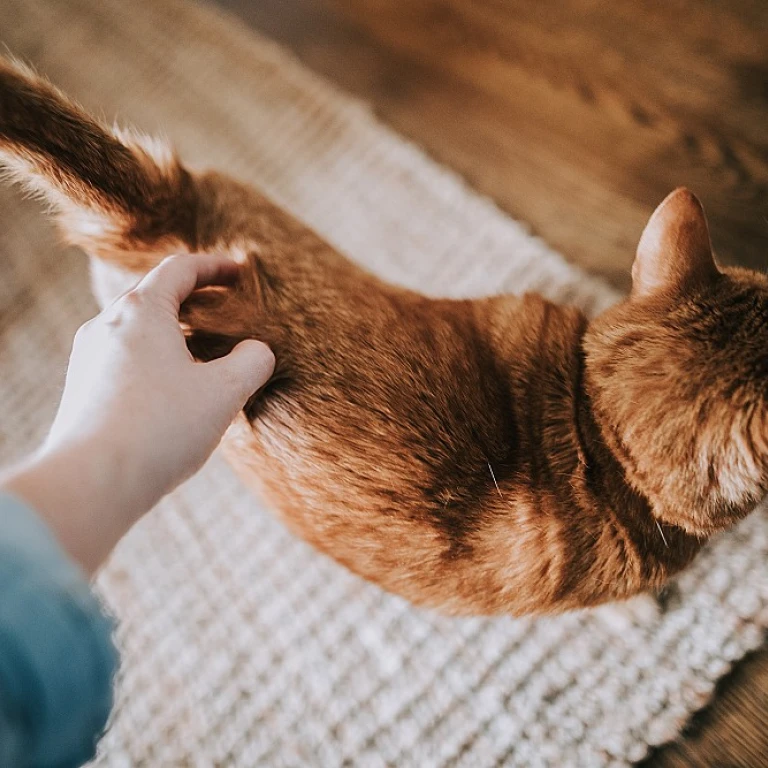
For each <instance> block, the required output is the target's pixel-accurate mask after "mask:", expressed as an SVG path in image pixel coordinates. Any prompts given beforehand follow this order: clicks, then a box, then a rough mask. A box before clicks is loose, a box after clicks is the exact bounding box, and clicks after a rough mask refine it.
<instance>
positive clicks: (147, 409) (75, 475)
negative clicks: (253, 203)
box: [0, 255, 275, 575]
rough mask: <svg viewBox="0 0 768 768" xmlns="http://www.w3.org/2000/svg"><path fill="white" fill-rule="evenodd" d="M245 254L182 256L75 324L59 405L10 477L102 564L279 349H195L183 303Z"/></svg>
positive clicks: (196, 462)
mask: <svg viewBox="0 0 768 768" xmlns="http://www.w3.org/2000/svg"><path fill="white" fill-rule="evenodd" d="M236 270H237V267H236V265H235V264H234V263H233V262H231V261H228V260H224V259H221V258H217V257H213V256H205V255H192V256H183V257H171V258H169V259H166V260H165V261H164V262H162V263H161V264H160V265H159V266H158V267H157V268H156V269H154V270H153V271H152V272H150V273H149V274H147V275H146V277H144V279H143V280H141V282H140V283H139V284H138V285H137V286H136V287H135V288H134V289H132V290H131V291H129V292H128V293H126V294H124V295H123V296H122V297H120V298H119V299H117V301H115V303H114V304H112V305H111V306H110V307H107V308H106V309H105V310H104V311H103V312H101V314H99V315H97V316H96V317H95V318H93V319H92V320H90V321H88V322H87V323H85V325H83V326H82V327H81V328H80V330H79V331H78V333H77V335H76V336H75V341H74V345H73V348H72V353H71V357H70V361H69V367H68V370H67V379H66V384H65V387H64V393H63V396H62V399H61V404H60V406H59V410H58V413H57V415H56V418H55V420H54V423H53V426H52V427H51V430H50V433H49V434H48V436H47V438H46V440H45V442H44V443H43V445H42V446H41V447H40V448H39V449H38V450H37V451H36V452H35V453H34V454H33V455H31V456H30V457H28V458H27V459H26V460H25V461H23V462H22V463H21V464H20V465H18V466H16V467H15V468H13V469H11V470H10V471H8V472H6V473H5V475H4V476H3V477H2V478H0V489H2V490H3V491H6V492H8V493H10V494H12V495H14V496H16V497H18V498H20V499H22V500H23V501H25V502H27V503H28V504H29V505H30V506H31V507H32V508H33V509H35V510H36V511H37V513H38V514H39V515H40V516H41V517H42V518H43V519H44V520H45V521H46V523H47V524H48V525H49V526H50V528H51V530H52V531H53V533H54V534H55V536H56V537H57V538H58V540H59V542H60V543H61V545H62V546H63V548H64V549H65V550H66V551H67V552H68V553H69V554H70V556H71V557H72V558H73V559H74V560H75V561H76V562H77V563H79V564H80V566H81V567H82V568H83V570H84V571H85V572H86V573H87V574H88V575H93V574H94V573H95V572H96V571H97V570H98V568H99V566H100V565H101V564H102V563H103V562H104V560H105V559H106V557H107V556H108V555H109V553H110V552H111V551H112V549H113V548H114V546H115V545H116V544H117V542H118V541H119V540H120V539H121V538H122V536H123V535H124V534H125V533H126V532H127V531H128V530H129V529H130V528H131V526H132V525H133V524H134V523H136V522H137V521H138V520H139V519H140V518H141V517H142V515H144V514H145V513H146V512H148V511H149V510H150V509H151V508H152V507H153V506H154V505H155V504H156V503H157V502H158V501H159V500H160V499H161V498H162V497H163V496H165V495H166V494H167V493H169V492H170V491H171V490H173V489H174V488H175V487H176V486H177V485H179V484H180V483H181V482H183V481H184V480H186V479H188V478H189V477H191V476H192V475H193V474H194V473H195V472H197V471H198V470H199V469H200V468H201V467H202V465H203V464H204V463H205V461H206V459H208V457H209V456H210V454H211V453H212V452H213V450H214V449H215V448H216V446H217V445H218V443H219V441H220V440H221V437H222V436H223V434H224V432H225V431H226V429H227V427H228V426H229V424H230V423H231V422H232V419H233V418H234V417H235V416H236V415H237V413H238V411H239V410H240V409H241V408H242V407H243V405H244V404H245V402H246V400H247V399H248V398H249V397H250V396H251V395H252V394H253V393H254V392H256V391H257V390H258V389H259V388H261V387H262V386H263V385H264V384H265V383H266V382H267V380H268V379H269V377H270V376H271V374H272V371H273V368H274V362H275V361H274V356H273V355H272V352H271V351H270V350H269V348H268V347H267V346H266V345H264V344H262V343H261V342H258V341H244V342H241V343H240V344H238V345H237V347H235V349H234V350H232V352H231V353H230V354H229V355H227V356H226V357H223V358H221V359H219V360H215V361H212V362H209V363H199V362H195V360H193V358H192V356H191V355H190V354H189V351H188V350H187V347H186V344H185V342H184V336H183V333H182V331H181V328H180V326H179V322H178V318H179V307H180V306H181V304H182V302H183V301H184V300H185V299H186V298H187V296H189V294H190V293H191V292H192V291H193V290H195V289H196V288H201V287H203V286H208V285H218V284H225V283H227V282H229V281H231V280H232V279H233V278H234V276H235V274H236Z"/></svg>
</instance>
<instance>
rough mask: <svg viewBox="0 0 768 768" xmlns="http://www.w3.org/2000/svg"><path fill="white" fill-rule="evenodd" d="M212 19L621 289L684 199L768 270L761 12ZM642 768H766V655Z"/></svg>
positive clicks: (539, 11) (357, 6)
mask: <svg viewBox="0 0 768 768" xmlns="http://www.w3.org/2000/svg"><path fill="white" fill-rule="evenodd" d="M217 2H218V4H219V5H221V6H223V7H227V8H229V9H230V10H232V11H234V12H235V13H237V14H239V15H240V17H241V18H242V19H244V20H245V21H246V22H247V23H249V24H251V25H252V26H253V27H254V28H256V29H257V30H259V31H261V32H262V33H264V34H266V35H268V36H270V37H272V38H274V39H275V40H277V41H278V42H281V43H282V44H284V45H285V46H287V47H288V48H290V49H291V50H293V51H294V53H296V54H297V55H298V56H299V58H300V59H302V60H303V61H304V63H305V64H307V65H308V66H309V67H311V68H313V69H315V70H316V71H318V72H320V73H321V74H323V75H325V76H326V77H328V78H329V79H331V80H332V81H334V82H336V83H337V84H338V85H340V86H341V87H342V88H344V89H346V90H348V91H350V92H351V93H353V94H356V95H358V96H360V97H361V98H363V99H365V100H366V101H367V102H369V103H370V104H371V105H372V107H373V108H374V109H375V111H376V112H377V113H378V114H379V115H380V116H381V117H382V118H383V119H384V120H385V121H386V122H388V123H389V124H390V125H392V126H393V127H394V128H395V129H396V130H398V131H400V132H401V133H403V134H405V135H407V136H409V137H411V138H412V139H413V140H415V141H416V142H417V143H419V144H420V145H421V146H422V147H423V148H424V149H426V150H427V151H428V152H429V153H431V154H432V155H433V156H435V157H436V158H437V159H438V160H440V161H441V162H443V163H445V164H446V165H449V166H451V167H453V168H455V169H457V170H458V171H460V172H461V173H462V174H463V175H464V176H465V177H466V178H467V179H468V180H469V181H470V183H471V184H473V185H474V186H475V187H476V188H477V189H478V190H480V191H482V192H485V193H487V194H489V195H490V196H492V197H493V198H494V199H495V200H496V201H497V202H498V204H499V205H500V206H502V207H503V208H504V209H506V210H507V211H508V212H510V213H511V214H512V215H513V216H515V217H516V218H519V219H521V220H522V221H526V222H528V223H529V224H531V226H532V227H533V228H534V230H535V231H536V232H537V233H539V234H541V235H542V236H543V237H544V238H545V239H546V240H547V241H549V242H550V243H551V244H553V245H554V246H556V247H557V248H558V249H559V250H560V251H561V252H562V253H563V254H564V255H566V256H567V257H568V258H570V259H571V260H573V261H574V262H576V263H579V264H581V265H582V266H585V267H586V268H588V269H590V270H592V271H594V272H597V273H600V274H602V275H604V276H606V277H607V278H608V279H609V280H611V281H612V282H613V283H614V284H615V285H617V286H620V287H622V288H627V287H628V285H629V267H630V264H631V261H632V258H633V255H634V249H635V246H636V243H637V239H638V237H639V234H640V231H641V230H642V228H643V226H644V224H645V221H646V219H647V217H648V215H649V214H650V212H651V211H652V209H653V208H654V206H655V205H656V204H657V203H658V202H659V201H660V200H661V199H662V198H663V197H664V196H665V195H666V193H667V192H668V191H670V190H671V189H672V188H673V187H675V186H678V185H681V184H685V185H687V186H690V187H691V188H692V189H693V190H694V191H696V192H697V194H699V195H700V197H701V198H702V199H703V201H704V204H705V207H706V208H707V212H708V215H709V219H710V225H711V229H712V235H713V240H714V243H715V248H716V251H717V253H718V257H719V258H720V260H721V261H723V262H725V263H738V264H743V265H746V266H753V267H757V268H762V269H765V268H766V266H768V248H767V247H766V243H768V4H767V3H765V2H764V0H728V1H727V2H718V1H717V0H649V1H648V2H644V3H637V2H633V1H632V0H618V1H617V2H613V3H604V2H597V0H560V1H559V2H554V0H549V1H548V2H536V3H534V2H530V1H526V0H408V2H404V1H403V0H291V2H284V0H259V2H257V3H254V2H248V0H217ZM643 766H644V768H700V767H711V768H760V767H761V766H768V650H763V651H760V652H759V653H756V654H754V655H753V656H752V657H750V658H749V659H747V660H744V661H743V662H742V663H741V664H739V665H738V666H737V668H736V669H735V671H734V672H733V673H732V674H731V675H729V676H728V677H727V678H725V679H724V680H723V681H722V682H721V684H720V685H719V687H718V692H717V695H716V697H715V700H714V702H713V704H712V705H711V706H710V707H709V708H708V709H707V710H705V711H704V712H702V713H700V714H699V715H697V716H696V717H695V718H694V719H693V721H692V722H691V723H690V724H689V727H688V728H687V729H686V732H685V734H684V736H683V738H682V739H681V740H680V741H679V743H676V744H673V745H668V746H666V747H665V748H663V749H660V750H657V751H656V752H655V753H654V754H653V755H651V756H650V757H649V759H648V760H647V761H645V762H644V763H643Z"/></svg>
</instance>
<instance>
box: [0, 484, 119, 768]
mask: <svg viewBox="0 0 768 768" xmlns="http://www.w3.org/2000/svg"><path fill="white" fill-rule="evenodd" d="M112 629H113V622H112V620H111V619H110V618H109V617H108V616H107V615H106V614H105V613H104V611H103V609H102V607H101V605H100V603H99V601H98V600H97V598H96V597H95V595H94V594H93V592H92V591H91V588H90V585H89V584H88V581H87V580H86V578H85V575H84V574H83V573H82V572H81V571H80V569H79V568H78V567H77V566H76V565H75V564H74V563H73V562H72V561H71V560H70V559H69V558H68V557H67V555H66V554H65V552H64V551H63V550H62V548H61V547H60V545H59V544H58V542H57V540H56V539H55V537H54V535H53V534H52V533H51V531H50V530H49V529H48V527H47V526H46V525H45V523H44V522H43V521H42V520H41V519H40V518H39V517H38V515H37V514H36V513H35V512H34V511H33V510H31V509H29V507H27V506H26V505H25V504H24V503H22V502H21V501H20V500H18V499H15V498H13V497H10V496H7V495H0V765H19V766H40V767H41V768H44V767H45V768H48V767H49V766H50V767H54V766H55V768H68V766H77V765H82V764H83V763H84V762H86V761H87V760H89V759H91V758H92V757H93V756H94V754H95V749H96V742H97V740H98V738H99V736H100V735H101V733H102V732H103V730H104V727H105V725H106V723H107V719H108V717H109V712H110V710H111V707H112V699H113V695H112V678H113V675H114V672H115V669H116V667H117V651H116V649H115V646H114V644H113V641H112ZM6 731H7V733H6ZM4 750H7V754H6V753H5V751H4Z"/></svg>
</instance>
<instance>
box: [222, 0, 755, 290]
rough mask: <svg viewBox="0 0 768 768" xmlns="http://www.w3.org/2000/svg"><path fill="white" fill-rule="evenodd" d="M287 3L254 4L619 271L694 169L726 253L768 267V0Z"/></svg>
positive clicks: (339, 74) (421, 138)
mask: <svg viewBox="0 0 768 768" xmlns="http://www.w3.org/2000/svg"><path fill="white" fill-rule="evenodd" d="M230 2H231V0H230ZM274 4H275V3H274V0H272V2H266V3H257V4H249V7H247V8H246V9H245V10H244V12H245V13H247V14H248V15H249V17H250V19H251V21H252V22H253V23H255V25H256V26H257V27H260V28H262V29H265V28H267V31H272V32H273V33H274V32H277V31H278V30H277V27H280V30H279V35H280V39H282V40H283V41H284V42H285V41H286V40H287V41H288V42H289V43H290V45H291V47H293V49H294V50H295V51H296V52H297V53H298V54H299V55H300V56H301V57H302V58H303V59H304V60H305V61H306V62H307V63H309V64H310V66H313V67H314V68H316V69H318V70H319V71H321V72H323V73H324V74H327V75H329V76H330V77H331V78H332V79H334V80H336V81H337V82H339V83H340V84H342V85H343V86H344V87H346V88H348V89H349V90H351V91H352V92H355V93H358V94H359V95H362V96H364V97H365V98H367V99H368V100H370V101H371V103H372V104H373V105H374V107H375V108H376V110H377V112H378V113H379V114H380V115H381V116H382V117H383V118H384V119H385V120H386V121H387V122H389V123H390V124H392V125H393V126H394V127H395V128H397V129H398V130H400V131H401V132H403V133H405V134H406V135H408V136H411V137H412V138H414V139H415V140H417V141H418V142H419V143H420V144H421V145H422V146H424V147H425V148H426V149H427V150H428V151H430V152H431V153H432V154H433V155H435V156H436V157H437V158H438V159H440V160H441V161H443V162H445V163H447V164H449V165H451V166H453V167H454V168H456V169H457V170H459V171H460V172H461V173H463V174H464V175H465V176H466V177H467V178H468V179H469V180H470V182H471V183H472V184H473V185H474V186H476V187H477V188H478V189H480V190H481V191H483V192H486V193H488V194H490V195H491V196H492V197H493V198H494V199H496V200H497V201H498V202H499V204H500V205H502V207H504V208H505V209H506V210H507V211H509V212H510V213H511V214H512V215H514V216H515V217H517V218H520V219H521V220H523V221H526V222H528V223H529V224H531V225H532V227H533V228H534V230H535V231H536V232H537V233H539V234H541V235H542V236H544V237H545V238H546V239H547V240H548V241H549V242H551V243H552V244H553V245H555V246H556V247H557V248H558V249H559V250H561V251H562V252H563V253H564V254H565V255H566V256H567V257H569V258H571V259H572V260H574V261H576V262H578V263H580V264H582V265H584V266H586V267H587V268H590V269H592V270H595V271H599V272H601V273H602V274H604V275H606V276H607V277H608V278H609V279H610V280H612V281H613V282H614V283H615V284H617V285H620V286H622V287H625V288H626V287H627V286H628V282H629V273H628V270H629V265H630V263H631V260H632V256H633V254H634V248H635V245H636V242H637V238H638V235H639V232H640V231H641V230H642V227H643V225H644V223H645V221H646V219H647V216H648V215H649V213H650V211H651V210H652V209H653V207H654V206H655V204H656V203H657V202H659V201H660V200H661V199H662V198H663V197H664V195H665V194H666V193H667V192H668V191H669V190H670V189H672V188H673V187H674V186H677V185H679V184H686V185H688V186H690V187H691V188H693V189H694V190H696V191H697V192H698V193H699V194H700V196H701V197H702V198H703V200H704V202H705V205H706V207H707V209H708V212H709V215H710V219H711V223H712V230H713V238H714V241H715V246H716V250H717V252H718V255H719V256H720V258H721V259H722V260H723V261H725V262H727V263H741V264H746V265H753V266H764V264H765V260H766V250H765V246H764V242H765V240H766V237H767V236H768V220H766V218H765V214H766V211H767V210H768V95H767V94H766V91H767V90H768V85H766V73H768V60H767V59H766V54H765V51H766V49H768V35H767V34H766V30H768V6H764V7H762V6H761V4H759V3H755V2H748V1H747V0H741V1H740V2H739V3H737V4H736V5H738V6H739V8H738V13H737V12H731V11H728V10H726V9H724V7H723V6H722V5H721V4H718V3H713V2H710V3H697V4H696V7H695V8H694V4H693V2H688V1H687V0H677V2H674V3H662V2H655V3H649V4H644V5H643V10H642V12H640V13H638V10H637V6H636V4H635V3H632V2H628V1H627V0H625V1H624V2H620V3H613V4H610V5H606V4H602V3H596V2H588V0H569V2H564V3H545V4H541V3H528V2H525V0H509V2H507V1H506V0H504V1H503V2H502V1H501V0H499V1H498V2H494V1H492V0H482V1H478V0H475V2H471V3H469V2H465V1H462V0H419V1H418V2H410V3H402V2H399V1H398V2H395V0H328V3H327V4H326V5H323V4H322V3H320V2H317V1H316V0H298V2H291V3H288V4H286V3H277V5H279V8H278V9H272V10H270V7H269V6H270V5H274ZM265 6H266V7H265ZM329 6H333V8H334V9H336V10H337V11H339V13H335V14H333V13H332V9H330V8H329ZM694 11H695V12H694ZM630 29H631V30H632V34H631V35H630V34H628V30H630ZM670 29H671V30H674V32H675V34H668V30H670ZM617 41H620V44H619V43H618V42H617ZM649 52H651V53H649ZM681 52H684V53H685V54H686V55H685V56H683V55H681ZM651 54H652V55H651Z"/></svg>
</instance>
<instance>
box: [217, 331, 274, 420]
mask: <svg viewBox="0 0 768 768" xmlns="http://www.w3.org/2000/svg"><path fill="white" fill-rule="evenodd" d="M206 367H209V368H211V369H213V370H212V373H215V375H216V377H217V379H218V380H219V381H220V382H221V383H222V384H223V385H224V386H225V388H226V391H225V392H222V394H223V395H225V396H227V397H228V398H230V397H231V398H232V399H233V401H234V400H236V401H237V402H236V403H233V404H234V405H235V408H236V409H238V410H239V409H240V408H242V407H243V405H245V402H246V400H248V398H249V397H250V396H251V395H252V394H253V393H254V392H256V390H258V389H260V388H261V387H263V386H264V385H265V384H266V383H267V382H268V381H269V377H270V376H271V375H272V372H273V371H274V370H275V356H274V355H273V354H272V350H271V349H270V348H269V347H268V346H267V345H266V344H264V343H263V342H261V341H255V340H254V339H246V340H245V341H241V342H240V343H239V344H238V345H237V346H236V347H235V348H234V349H233V350H232V351H231V352H230V353H229V354H228V355H227V356H226V357H221V358H219V359H218V360H213V361H212V362H210V363H206Z"/></svg>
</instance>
